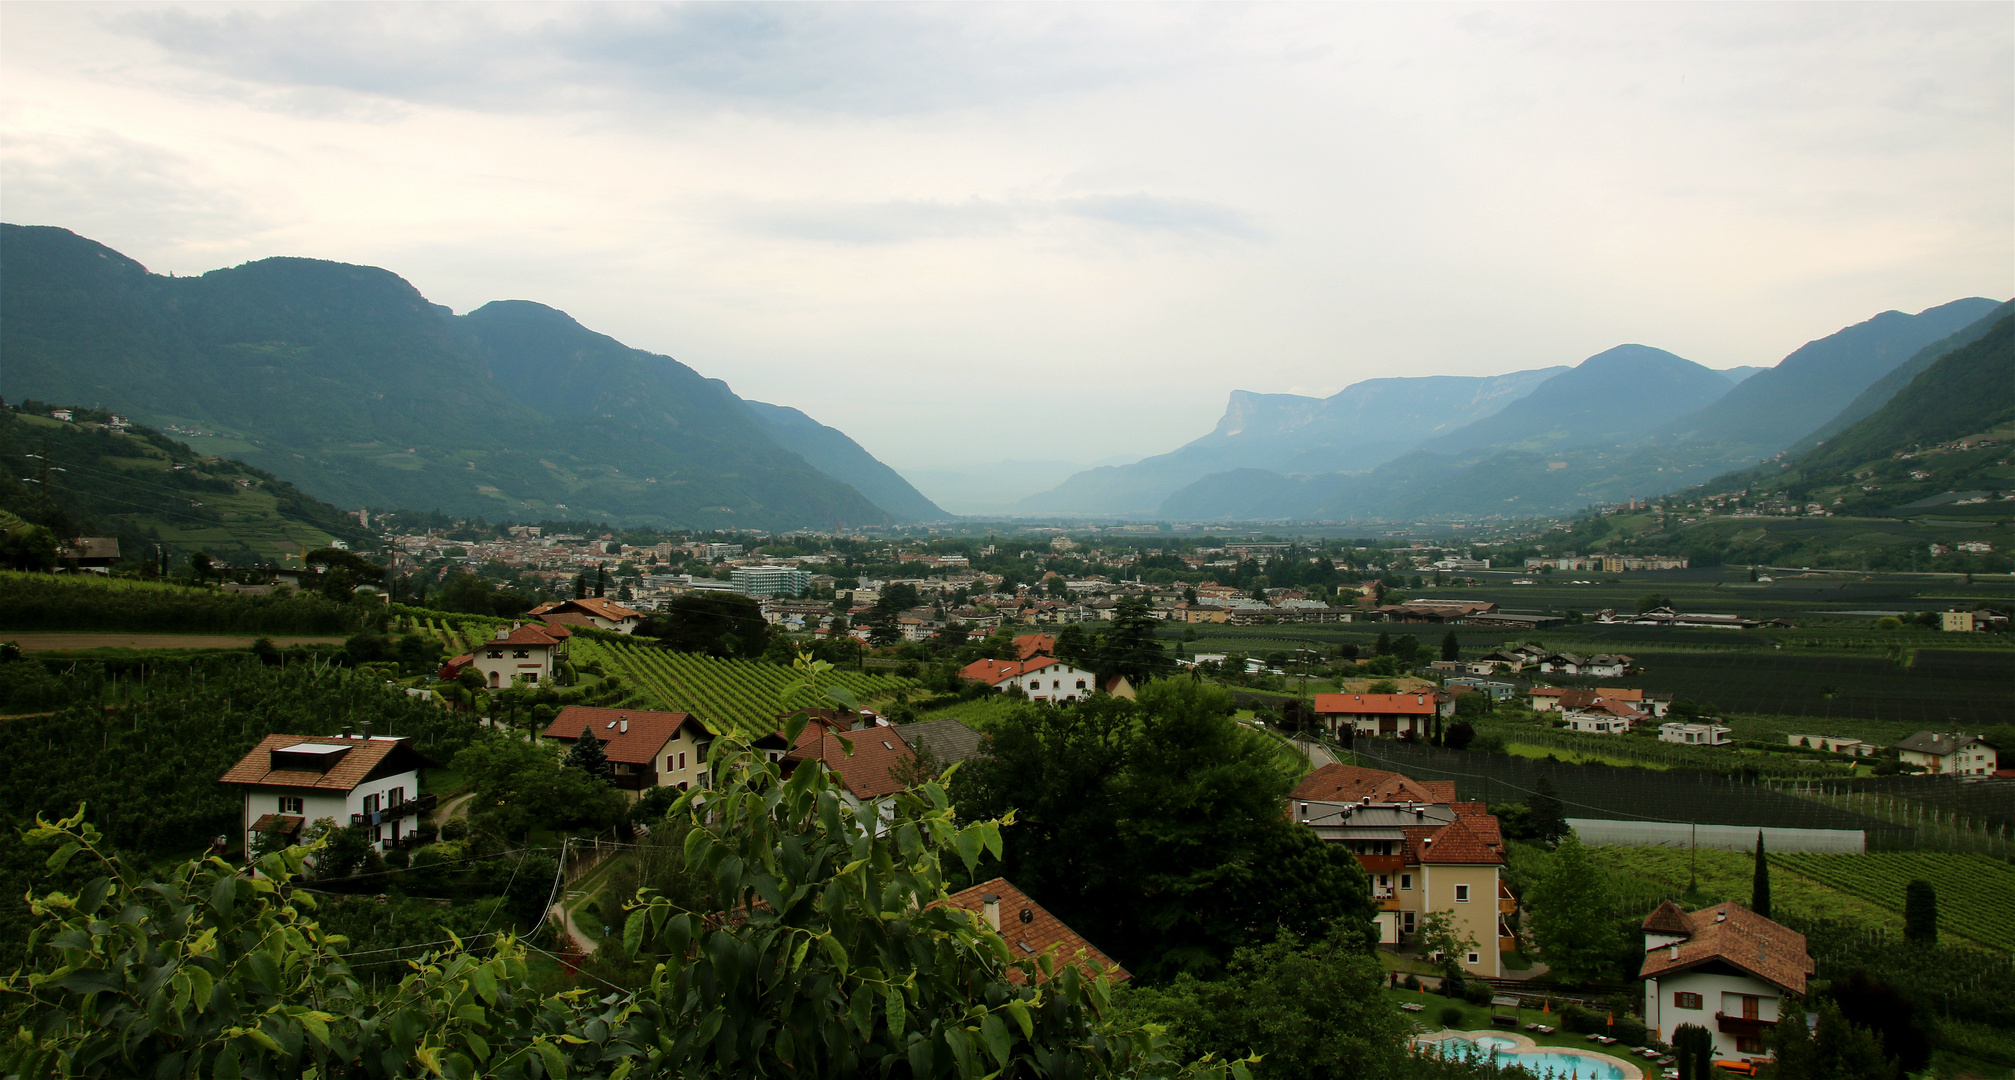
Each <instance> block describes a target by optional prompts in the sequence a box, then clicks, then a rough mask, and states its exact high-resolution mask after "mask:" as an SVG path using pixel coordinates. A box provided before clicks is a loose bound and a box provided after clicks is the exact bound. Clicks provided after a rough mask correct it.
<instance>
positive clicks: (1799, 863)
mask: <svg viewBox="0 0 2015 1080" xmlns="http://www.w3.org/2000/svg"><path fill="white" fill-rule="evenodd" d="M1770 861H1771V863H1772V864H1773V865H1777V866H1782V867H1784V868H1786V869H1788V870H1791V871H1793V872H1794V873H1797V874H1800V875H1802V876H1804V877H1808V878H1811V879H1812V880H1814V881H1817V882H1820V883H1821V884H1823V885H1826V886H1827V887H1829V888H1832V889H1837V890H1839V891H1840V892H1843V893H1847V894H1849V895H1851V896H1858V897H1860V898H1862V899H1864V900H1868V901H1871V902H1873V903H1876V904H1880V905H1882V906H1884V907H1888V908H1893V909H1895V910H1898V911H1901V910H1902V908H1903V888H1904V886H1905V885H1906V884H1908V883H1909V882H1910V880H1911V879H1912V878H1922V879H1923V880H1925V881H1928V882H1930V883H1931V884H1932V886H1933V887H1934V888H1936V889H1937V890H1938V929H1939V930H1940V931H1941V932H1944V933H1948V934H1954V935H1957V936H1960V937H1964V938H1968V939H1970V940H1973V941H1977V942H1980V943H1981V944H1983V945H1987V946H1990V947H1993V948H1996V949H2015V866H2010V865H2008V864H2007V863H2005V862H2002V861H2001V860H1999V859H1991V858H1988V857H1987V856H1984V855H1952V854H1945V853H1939V852H1926V851H1907V852H1906V851H1898V852H1885V853H1881V854H1872V855H1772V856H1771V857H1770Z"/></svg>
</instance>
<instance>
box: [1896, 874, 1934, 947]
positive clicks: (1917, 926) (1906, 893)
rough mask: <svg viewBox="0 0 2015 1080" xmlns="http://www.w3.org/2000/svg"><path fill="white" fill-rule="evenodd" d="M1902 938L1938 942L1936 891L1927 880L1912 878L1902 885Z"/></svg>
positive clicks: (1924, 942) (1928, 942) (1921, 941)
mask: <svg viewBox="0 0 2015 1080" xmlns="http://www.w3.org/2000/svg"><path fill="white" fill-rule="evenodd" d="M1903 939H1904V940H1905V941H1912V942H1916V943H1917V944H1919V945H1936V944H1938V891H1937V890H1936V889H1933V888H1932V887H1931V883H1930V882H1928V881H1924V880H1922V879H1912V880H1911V881H1910V883H1909V884H1907V885H1905V886H1904V887H1903Z"/></svg>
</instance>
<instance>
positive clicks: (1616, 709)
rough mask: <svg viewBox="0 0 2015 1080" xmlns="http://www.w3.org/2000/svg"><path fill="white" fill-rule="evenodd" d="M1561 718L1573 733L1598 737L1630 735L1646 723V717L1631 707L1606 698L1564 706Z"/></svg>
mask: <svg viewBox="0 0 2015 1080" xmlns="http://www.w3.org/2000/svg"><path fill="white" fill-rule="evenodd" d="M1560 715H1561V718H1562V719H1563V720H1564V721H1565V722H1566V726H1567V728H1568V729H1569V730H1572V731H1586V732H1592V733H1594V734H1597V735H1628V734H1629V733H1630V729H1631V728H1633V727H1636V726H1637V725H1638V724H1640V723H1642V722H1644V720H1645V719H1646V717H1645V715H1644V714H1643V713H1641V712H1638V711H1637V710H1636V709H1633V708H1631V707H1630V706H1629V705H1627V704H1625V703H1623V702H1621V701H1614V700H1611V699H1610V698H1606V697H1596V698H1593V699H1590V700H1587V701H1583V702H1580V703H1578V704H1575V705H1572V706H1570V705H1567V704H1565V703H1563V704H1562V706H1561V710H1560Z"/></svg>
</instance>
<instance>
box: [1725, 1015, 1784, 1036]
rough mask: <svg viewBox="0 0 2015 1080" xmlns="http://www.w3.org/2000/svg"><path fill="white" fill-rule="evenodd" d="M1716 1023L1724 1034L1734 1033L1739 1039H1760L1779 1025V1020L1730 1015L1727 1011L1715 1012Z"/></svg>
mask: <svg viewBox="0 0 2015 1080" xmlns="http://www.w3.org/2000/svg"><path fill="white" fill-rule="evenodd" d="M1714 1023H1715V1026H1716V1027H1719V1028H1720V1029H1721V1033H1722V1034H1723V1035H1733V1036H1735V1037H1736V1038H1738V1039H1760V1038H1762V1037H1763V1036H1764V1035H1765V1034H1766V1033H1768V1032H1769V1031H1770V1029H1771V1028H1773V1027H1776V1026H1777V1021H1775V1020H1759V1019H1755V1018H1753V1017H1748V1016H1730V1015H1728V1014H1727V1013H1715V1014H1714Z"/></svg>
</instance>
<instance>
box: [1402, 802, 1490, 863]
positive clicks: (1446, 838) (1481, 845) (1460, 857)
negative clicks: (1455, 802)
mask: <svg viewBox="0 0 2015 1080" xmlns="http://www.w3.org/2000/svg"><path fill="white" fill-rule="evenodd" d="M1474 820H1475V819H1473V818H1469V817H1464V816H1462V815H1460V814H1458V815H1456V818H1455V820H1454V821H1451V822H1449V823H1448V824H1446V825H1443V826H1441V827H1440V828H1426V829H1422V828H1416V827H1414V826H1410V825H1409V826H1407V827H1406V830H1405V831H1406V841H1407V848H1408V849H1409V850H1408V852H1407V855H1408V858H1407V861H1408V862H1420V863H1423V864H1427V865H1433V864H1436V863H1465V864H1475V863H1502V862H1504V855H1503V853H1502V851H1501V850H1500V849H1499V848H1498V847H1493V846H1491V845H1490V844H1489V843H1487V842H1486V841H1485V840H1484V838H1483V837H1482V836H1480V835H1478V831H1477V830H1475V829H1472V828H1471V827H1470V823H1471V822H1472V821H1474ZM1415 833H1419V834H1421V835H1418V836H1416V835H1414V834H1415Z"/></svg>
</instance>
